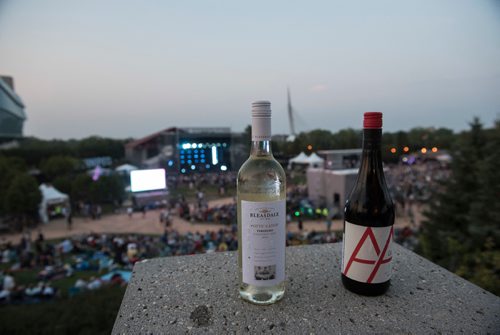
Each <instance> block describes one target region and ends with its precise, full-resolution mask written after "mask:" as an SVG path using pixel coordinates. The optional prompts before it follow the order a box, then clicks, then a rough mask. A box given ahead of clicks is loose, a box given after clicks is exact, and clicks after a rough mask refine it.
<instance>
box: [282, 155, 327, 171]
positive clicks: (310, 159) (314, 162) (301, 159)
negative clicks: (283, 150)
mask: <svg viewBox="0 0 500 335" xmlns="http://www.w3.org/2000/svg"><path fill="white" fill-rule="evenodd" d="M323 161H324V159H323V158H321V157H319V156H318V155H317V154H316V153H315V152H313V153H312V154H311V155H310V156H307V155H306V154H305V153H303V152H301V153H300V154H298V155H297V156H296V157H294V158H292V159H290V160H289V161H288V168H289V169H290V168H291V167H292V164H307V165H309V166H312V167H317V166H319V165H321V164H323Z"/></svg>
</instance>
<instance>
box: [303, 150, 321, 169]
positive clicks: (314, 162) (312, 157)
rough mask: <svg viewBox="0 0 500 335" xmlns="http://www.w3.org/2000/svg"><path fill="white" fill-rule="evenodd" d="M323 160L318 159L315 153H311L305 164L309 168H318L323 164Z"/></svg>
mask: <svg viewBox="0 0 500 335" xmlns="http://www.w3.org/2000/svg"><path fill="white" fill-rule="evenodd" d="M324 161H325V160H324V159H323V158H321V157H319V156H318V155H317V154H316V153H315V152H313V153H312V154H311V155H310V156H309V157H307V163H308V164H309V166H312V167H318V166H320V165H322V164H323V162H324Z"/></svg>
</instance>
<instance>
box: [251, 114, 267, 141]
mask: <svg viewBox="0 0 500 335" xmlns="http://www.w3.org/2000/svg"><path fill="white" fill-rule="evenodd" d="M270 140H271V118H256V117H253V118H252V141H270Z"/></svg>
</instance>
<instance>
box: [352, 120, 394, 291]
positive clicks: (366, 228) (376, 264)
mask: <svg viewBox="0 0 500 335" xmlns="http://www.w3.org/2000/svg"><path fill="white" fill-rule="evenodd" d="M381 140H382V113H378V112H368V113H365V114H364V121H363V152H362V156H361V166H360V168H359V172H358V178H357V181H356V184H355V185H354V188H353V190H352V191H351V194H350V195H349V198H348V200H347V201H346V205H345V210H344V238H343V248H342V283H343V284H344V286H345V287H346V288H347V289H348V290H350V291H352V292H354V293H357V294H362V295H380V294H383V293H384V292H386V291H387V289H388V288H389V285H390V280H391V272H392V248H391V247H392V245H391V244H392V236H393V225H394V205H393V203H392V200H391V197H390V195H389V191H388V189H387V185H386V182H385V177H384V170H383V168H382V152H381Z"/></svg>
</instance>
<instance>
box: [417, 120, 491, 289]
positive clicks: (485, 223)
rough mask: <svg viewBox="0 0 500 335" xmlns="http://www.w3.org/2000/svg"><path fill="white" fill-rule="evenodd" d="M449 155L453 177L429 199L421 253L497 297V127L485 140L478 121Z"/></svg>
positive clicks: (462, 136)
mask: <svg viewBox="0 0 500 335" xmlns="http://www.w3.org/2000/svg"><path fill="white" fill-rule="evenodd" d="M470 127H471V129H470V131H468V132H465V133H463V134H461V136H460V140H459V142H458V145H457V147H456V149H455V150H454V152H453V161H452V164H451V169H452V176H451V177H450V179H449V180H447V181H445V182H444V183H443V184H442V185H441V187H440V188H439V189H438V190H437V191H436V192H435V193H434V194H433V196H432V198H431V201H430V203H429V209H428V210H427V211H426V212H425V215H426V220H425V221H424V222H423V224H422V234H421V237H420V242H421V245H420V251H421V252H422V253H423V255H424V256H426V257H427V258H429V259H431V260H433V261H434V262H436V263H438V264H440V265H442V266H444V267H446V268H447V269H449V270H450V271H453V272H456V273H457V274H459V275H461V276H463V277H464V278H466V279H469V280H471V281H474V282H475V283H477V284H479V285H482V286H483V287H485V288H487V289H489V290H491V291H492V292H494V293H496V294H499V293H500V280H499V277H498V273H499V272H500V262H499V260H500V204H499V201H498V199H500V169H498V161H499V159H500V151H499V150H498V148H499V146H500V125H499V123H497V125H496V128H495V129H496V130H495V131H494V132H492V133H491V136H488V137H487V136H486V134H487V133H486V132H485V131H484V129H483V127H482V124H481V123H480V122H479V120H478V119H477V118H475V119H474V120H473V122H472V123H471V124H470Z"/></svg>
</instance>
